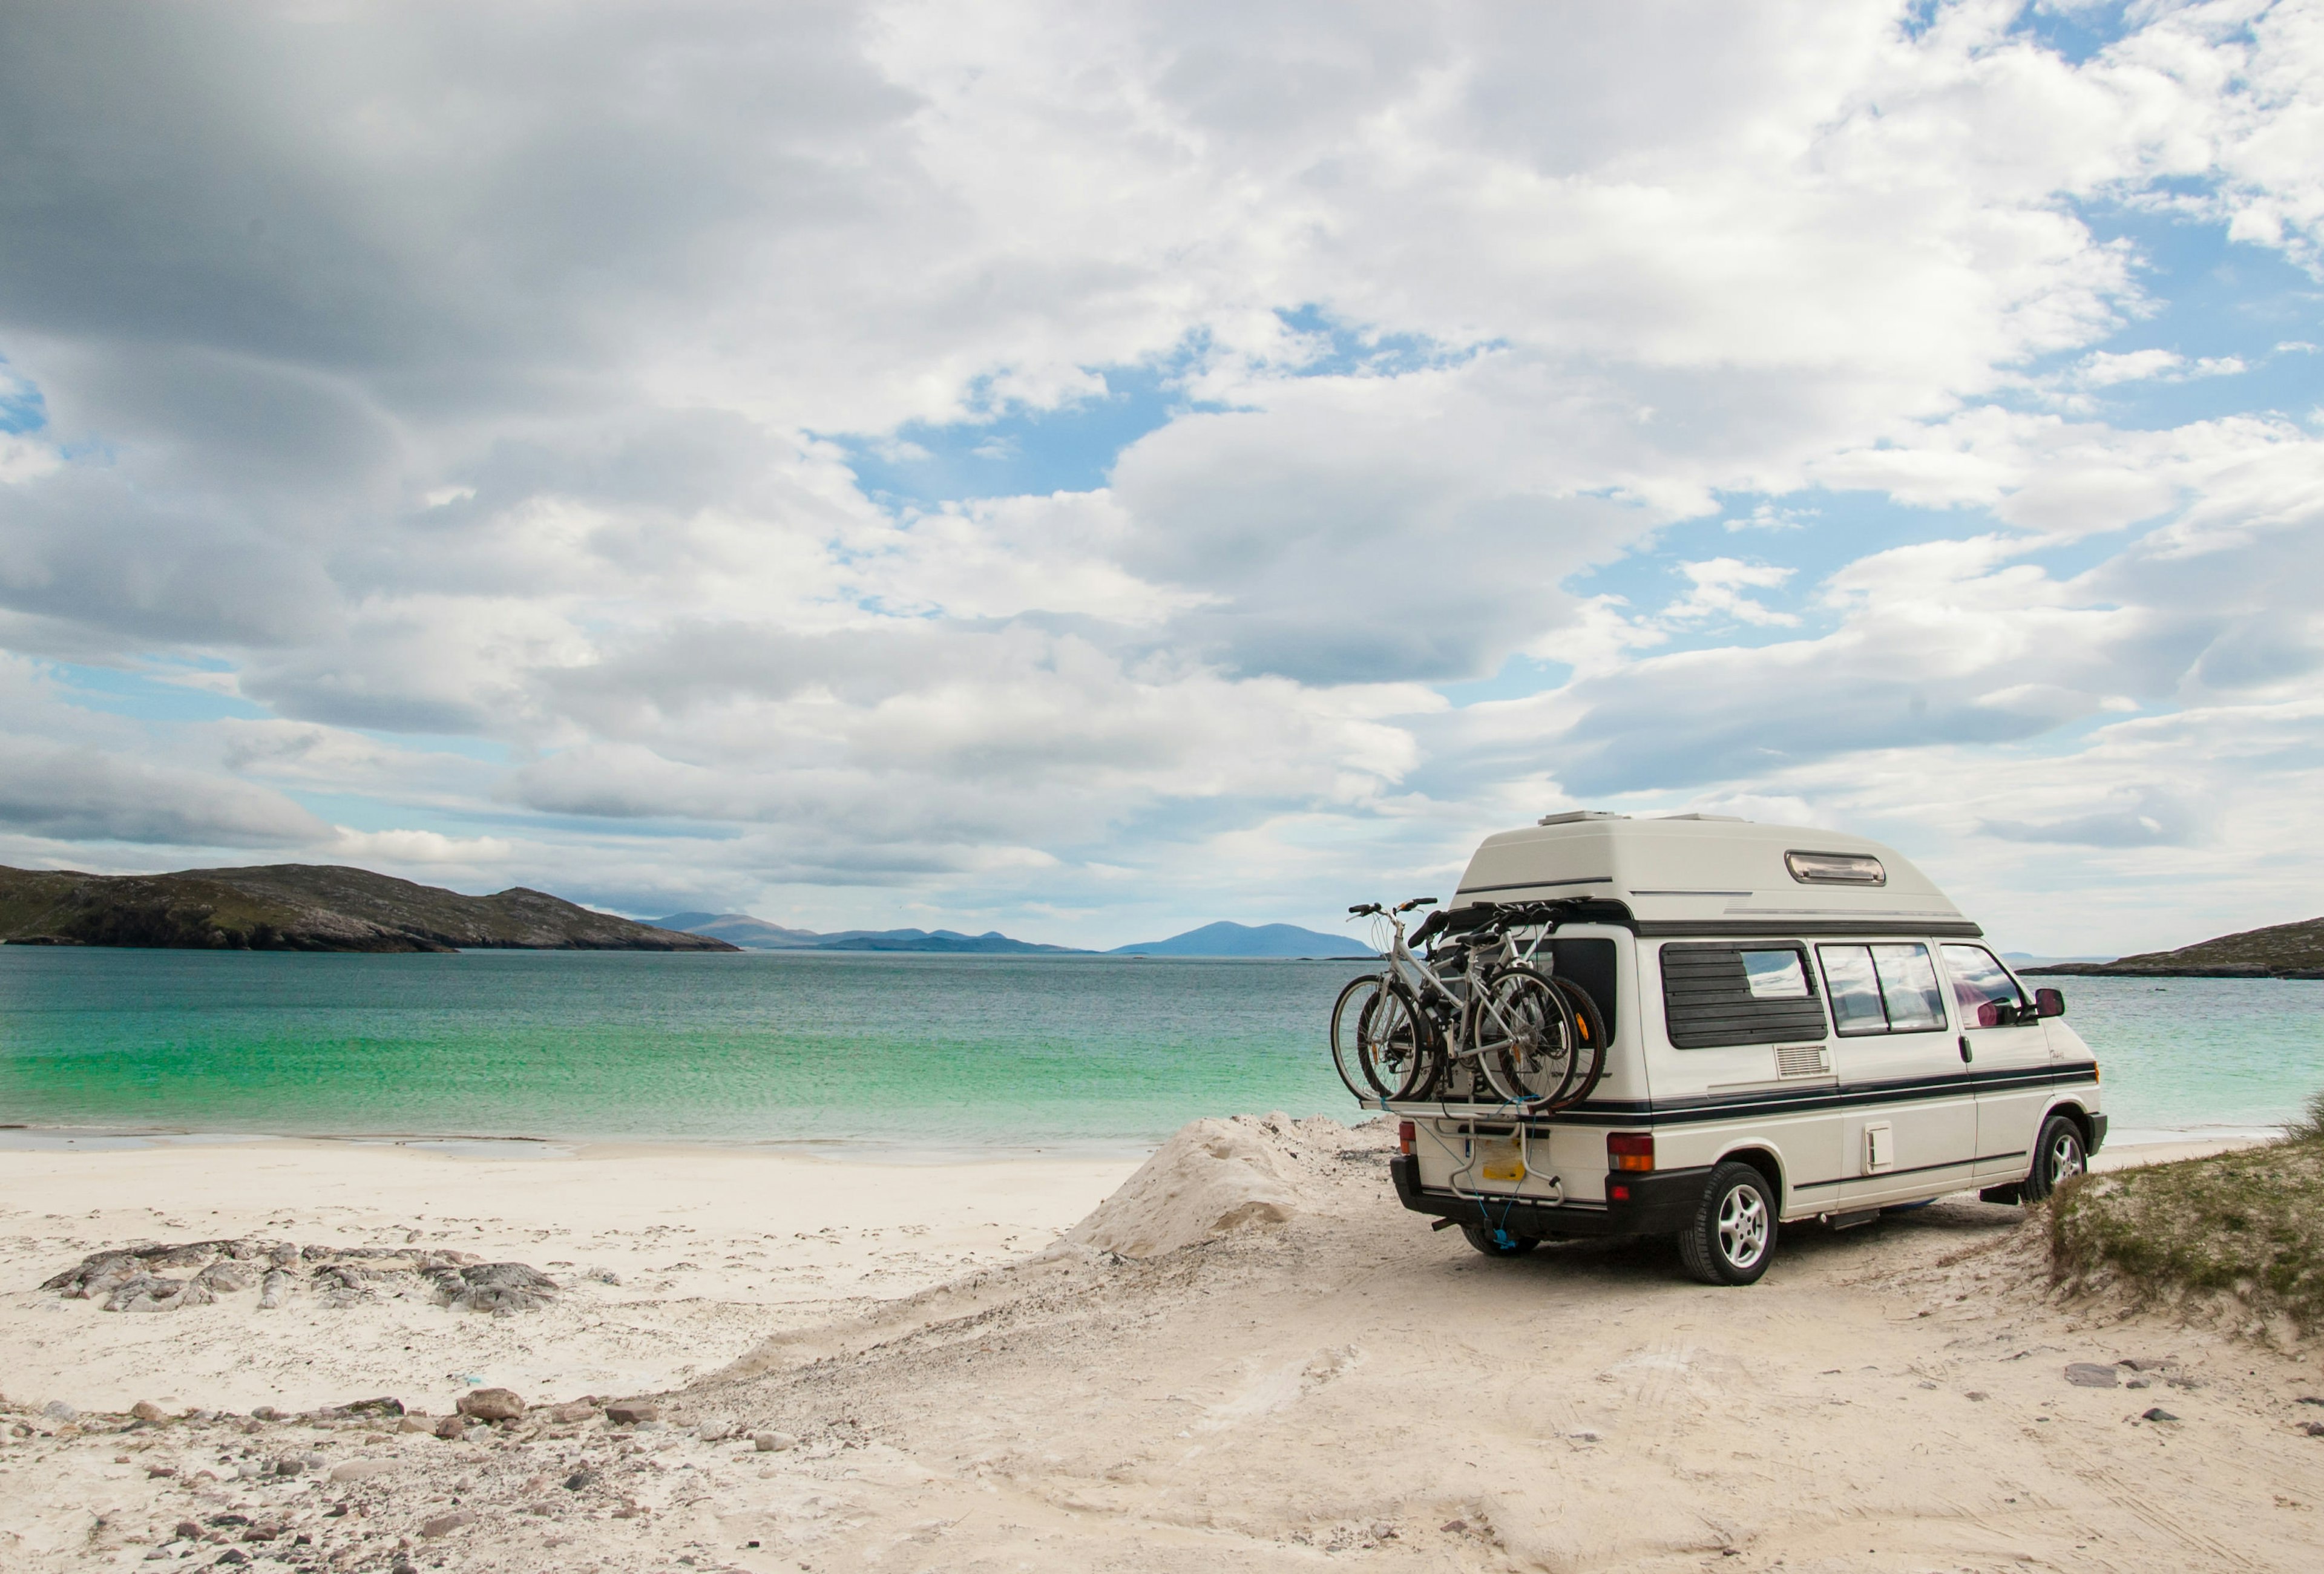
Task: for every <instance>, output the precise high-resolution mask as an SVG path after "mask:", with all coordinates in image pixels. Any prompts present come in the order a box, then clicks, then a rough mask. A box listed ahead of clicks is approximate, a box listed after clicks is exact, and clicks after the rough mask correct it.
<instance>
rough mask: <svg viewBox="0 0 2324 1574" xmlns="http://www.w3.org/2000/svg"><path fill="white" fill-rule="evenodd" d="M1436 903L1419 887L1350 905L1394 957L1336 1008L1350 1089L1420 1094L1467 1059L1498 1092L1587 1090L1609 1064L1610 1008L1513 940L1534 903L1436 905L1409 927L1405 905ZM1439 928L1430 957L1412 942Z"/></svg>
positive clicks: (1407, 1096)
mask: <svg viewBox="0 0 2324 1574" xmlns="http://www.w3.org/2000/svg"><path fill="white" fill-rule="evenodd" d="M1434 906H1435V898H1434V897H1413V898H1412V899H1411V900H1409V901H1406V902H1399V903H1397V905H1396V906H1394V907H1383V906H1381V905H1380V904H1379V903H1378V902H1364V903H1360V904H1358V905H1357V906H1355V907H1350V908H1349V909H1348V911H1349V913H1350V914H1351V915H1352V916H1360V917H1372V918H1377V919H1379V920H1381V921H1382V922H1383V923H1384V924H1385V925H1386V927H1387V930H1388V934H1387V936H1386V938H1387V941H1388V943H1387V945H1386V947H1385V950H1386V953H1387V956H1386V962H1387V965H1386V967H1385V968H1383V969H1382V971H1379V972H1378V973H1374V974H1370V975H1369V976H1367V977H1364V978H1360V979H1356V980H1353V981H1351V983H1350V984H1349V985H1348V986H1347V988H1345V989H1343V990H1341V991H1340V998H1339V999H1338V1001H1337V1002H1335V1003H1334V1004H1333V1008H1332V1059H1333V1063H1334V1065H1336V1066H1337V1068H1338V1070H1339V1072H1340V1080H1341V1081H1342V1082H1345V1083H1346V1084H1347V1085H1348V1091H1350V1092H1351V1093H1353V1094H1355V1095H1356V1097H1357V1098H1359V1099H1364V1098H1367V1097H1368V1095H1367V1093H1366V1090H1367V1089H1369V1097H1372V1098H1377V1099H1380V1100H1390V1101H1394V1102H1399V1103H1402V1102H1408V1101H1413V1100H1424V1099H1426V1098H1428V1097H1430V1096H1431V1095H1432V1094H1433V1093H1434V1092H1435V1091H1436V1089H1437V1087H1438V1085H1439V1084H1440V1083H1441V1082H1443V1081H1444V1080H1445V1078H1446V1077H1447V1076H1448V1075H1449V1074H1452V1073H1453V1072H1454V1070H1455V1068H1463V1069H1467V1070H1471V1071H1473V1072H1475V1073H1476V1074H1477V1075H1478V1076H1480V1077H1481V1078H1482V1080H1483V1082H1484V1085H1485V1086H1486V1087H1487V1088H1489V1089H1490V1090H1491V1091H1492V1094H1493V1096H1494V1097H1496V1098H1498V1099H1499V1100H1501V1101H1502V1102H1504V1103H1507V1104H1513V1105H1517V1106H1518V1107H1520V1108H1523V1109H1529V1110H1540V1109H1562V1108H1563V1107H1565V1106H1566V1105H1567V1104H1570V1103H1573V1102H1577V1101H1578V1100H1580V1099H1581V1098H1583V1097H1586V1096H1587V1091H1588V1089H1589V1088H1591V1087H1594V1086H1595V1085H1596V1083H1597V1081H1598V1076H1599V1074H1600V1072H1602V1071H1603V1068H1604V1065H1605V1030H1604V1027H1603V1024H1602V1018H1601V1017H1600V1016H1599V1013H1598V1011H1597V1008H1596V1007H1595V1005H1594V1004H1591V1003H1590V1002H1589V1001H1588V997H1587V996H1586V995H1584V994H1583V993H1582V991H1581V990H1578V989H1576V988H1574V987H1573V986H1572V984H1570V983H1568V982H1567V981H1566V980H1562V979H1555V978H1553V977H1552V976H1551V975H1550V974H1548V973H1545V972H1543V971H1541V970H1540V969H1538V968H1536V967H1535V966H1534V965H1533V963H1532V961H1531V956H1532V952H1531V951H1530V950H1528V951H1526V952H1520V951H1519V950H1518V949H1517V943H1516V938H1515V931H1516V930H1517V928H1519V927H1522V926H1524V921H1525V920H1526V918H1528V917H1531V916H1534V915H1532V914H1531V912H1530V909H1529V908H1528V907H1526V906H1524V905H1508V906H1503V905H1496V904H1493V903H1489V902H1480V903H1478V904H1476V905H1474V906H1472V907H1462V908H1457V909H1454V910H1452V912H1449V913H1448V912H1443V911H1440V912H1436V913H1432V914H1430V915H1429V916H1428V918H1427V919H1426V921H1425V922H1424V923H1423V924H1422V925H1421V927H1420V929H1419V930H1418V931H1417V932H1416V933H1415V934H1412V935H1411V936H1409V937H1407V936H1406V934H1405V925H1404V915H1405V914H1406V913H1409V912H1411V911H1412V910H1413V909H1415V908H1416V907H1434ZM1440 936H1441V937H1442V938H1443V944H1442V945H1441V946H1439V947H1437V948H1435V949H1433V950H1432V951H1431V952H1430V953H1428V954H1427V955H1426V956H1425V957H1424V956H1422V955H1421V954H1419V953H1416V951H1415V950H1414V949H1413V947H1414V945H1415V944H1416V943H1418V944H1425V943H1427V942H1428V941H1430V940H1432V939H1437V938H1439V937H1440ZM1538 945H1539V940H1538V938H1536V940H1535V947H1536V948H1537V947H1538Z"/></svg>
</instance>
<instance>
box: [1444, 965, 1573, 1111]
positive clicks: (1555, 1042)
mask: <svg viewBox="0 0 2324 1574" xmlns="http://www.w3.org/2000/svg"><path fill="white" fill-rule="evenodd" d="M1470 1023H1471V1034H1472V1038H1471V1042H1473V1043H1475V1044H1477V1045H1479V1046H1480V1051H1481V1053H1480V1054H1479V1055H1478V1057H1477V1061H1478V1065H1479V1067H1480V1069H1481V1070H1482V1071H1483V1072H1484V1073H1485V1081H1486V1082H1488V1083H1489V1085H1490V1086H1491V1088H1492V1090H1493V1091H1494V1093H1495V1094H1497V1095H1498V1096H1499V1097H1500V1098H1501V1099H1503V1100H1507V1101H1508V1102H1509V1103H1512V1104H1517V1105H1522V1106H1524V1107H1525V1108H1526V1109H1557V1108H1559V1107H1560V1104H1561V1101H1562V1100H1563V1099H1564V1098H1565V1096H1566V1094H1567V1092H1568V1091H1570V1090H1571V1089H1572V1087H1573V1085H1574V1079H1575V1076H1576V1073H1577V1072H1579V1071H1580V1070H1581V1069H1582V1068H1581V1065H1580V1063H1579V1059H1578V1056H1579V1054H1580V1051H1581V1047H1582V1045H1581V1038H1580V1036H1579V1034H1578V1033H1577V1032H1576V1029H1575V1022H1574V1018H1573V1008H1572V1007H1571V1006H1569V1005H1568V1004H1567V1003H1566V999H1565V994H1564V991H1563V990H1560V989H1558V988H1557V986H1556V985H1554V984H1553V983H1551V982H1550V981H1549V980H1548V979H1547V978H1545V976H1543V975H1542V974H1540V973H1537V972H1535V971H1534V970H1533V969H1531V968H1529V967H1507V968H1503V969H1501V970H1500V971H1499V972H1496V973H1495V974H1493V976H1492V977H1491V978H1489V979H1488V980H1485V984H1484V987H1483V988H1482V989H1480V990H1478V992H1477V999H1476V1008H1475V1011H1474V1013H1473V1014H1472V1015H1471V1018H1470Z"/></svg>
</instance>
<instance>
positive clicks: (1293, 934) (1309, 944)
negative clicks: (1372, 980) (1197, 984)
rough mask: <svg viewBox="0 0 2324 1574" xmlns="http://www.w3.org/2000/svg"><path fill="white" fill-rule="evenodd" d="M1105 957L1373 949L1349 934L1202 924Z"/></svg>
mask: <svg viewBox="0 0 2324 1574" xmlns="http://www.w3.org/2000/svg"><path fill="white" fill-rule="evenodd" d="M1106 954H1107V955H1108V956H1276V957H1297V956H1312V957H1337V956H1361V957H1369V956H1371V955H1373V954H1374V953H1373V951H1372V948H1371V947H1370V946H1369V945H1366V944H1365V943H1363V942H1362V941H1360V940H1358V939H1357V938H1356V937H1355V936H1354V935H1352V934H1323V933H1321V932H1320V931H1318V930H1314V929H1302V928H1300V927H1299V926H1298V925H1296V924H1256V925H1254V924H1226V923H1220V924H1205V925H1203V926H1202V927H1201V928H1200V929H1189V930H1187V931H1186V932H1185V934H1173V935H1172V936H1170V938H1169V939H1167V940H1148V941H1141V942H1140V943H1138V944H1136V945H1117V946H1115V947H1114V948H1113V949H1112V950H1111V951H1109V952H1107V953H1106Z"/></svg>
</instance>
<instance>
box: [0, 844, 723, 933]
mask: <svg viewBox="0 0 2324 1574" xmlns="http://www.w3.org/2000/svg"><path fill="white" fill-rule="evenodd" d="M0 940H5V941H6V942H7V943H9V944H11V945H130V946H154V947H164V948H169V949H172V950H187V951H373V952H396V951H402V952H411V951H457V950H466V949H475V950H503V951H732V950H733V949H734V947H733V946H731V945H728V944H726V943H724V942H723V941H719V940H714V939H705V938H704V937H702V936H699V935H695V934H676V933H673V932H671V931H669V930H667V929H655V928H650V927H649V926H647V925H643V924H633V923H632V922H631V921H630V920H629V919H627V918H616V917H614V916H613V915H612V914H610V913H593V912H591V911H590V910H589V909H588V908H586V907H576V906H574V905H573V904H572V903H571V902H567V901H563V900H561V899H559V898H558V897H552V896H549V895H547V894H545V893H543V892H540V891H534V890H527V889H526V888H523V887H522V886H516V887H512V888H510V889H508V890H505V891H501V892H497V893H495V894H494V895H493V896H489V897H467V896H462V895H461V894H460V893H459V892H457V891H447V890H445V889H443V888H440V887H438V886H423V885H415V884H413V883H412V882H411V881H410V880H401V879H394V878H392V876H389V875H383V874H374V873H372V872H371V870H367V869H349V868H346V867H345V866H343V865H338V864H318V863H276V864H268V865H265V866H263V867H261V868H256V869H189V870H182V871H180V873H177V874H125V875H101V874H82V873H80V872H78V870H25V869H6V868H0Z"/></svg>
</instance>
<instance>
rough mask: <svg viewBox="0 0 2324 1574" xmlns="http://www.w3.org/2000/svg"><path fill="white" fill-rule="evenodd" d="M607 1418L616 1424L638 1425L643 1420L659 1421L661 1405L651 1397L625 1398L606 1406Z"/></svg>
mask: <svg viewBox="0 0 2324 1574" xmlns="http://www.w3.org/2000/svg"><path fill="white" fill-rule="evenodd" d="M605 1419H606V1420H607V1421H610V1422H613V1424H614V1425H615V1426H636V1425H638V1424H639V1423H640V1422H648V1421H659V1420H660V1419H661V1406H660V1405H659V1404H655V1403H653V1401H651V1400H650V1399H625V1400H622V1402H621V1403H619V1404H608V1405H607V1406H605Z"/></svg>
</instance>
